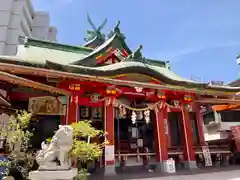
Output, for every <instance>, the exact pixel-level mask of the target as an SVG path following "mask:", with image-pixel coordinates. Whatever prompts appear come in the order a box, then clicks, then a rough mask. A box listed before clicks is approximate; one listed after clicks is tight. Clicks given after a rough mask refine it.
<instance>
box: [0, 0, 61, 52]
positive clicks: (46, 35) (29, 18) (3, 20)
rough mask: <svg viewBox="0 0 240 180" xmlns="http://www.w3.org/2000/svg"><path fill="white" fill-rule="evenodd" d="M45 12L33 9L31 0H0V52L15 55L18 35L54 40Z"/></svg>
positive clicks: (53, 30) (54, 33)
mask: <svg viewBox="0 0 240 180" xmlns="http://www.w3.org/2000/svg"><path fill="white" fill-rule="evenodd" d="M56 35H57V29H56V28H55V27H53V26H50V17H49V14H48V13H47V12H42V11H41V12H40V11H35V10H34V8H33V6H32V3H31V0H0V54H1V55H15V54H16V53H17V47H18V45H19V43H20V42H19V36H27V37H32V38H36V39H41V40H49V41H56Z"/></svg>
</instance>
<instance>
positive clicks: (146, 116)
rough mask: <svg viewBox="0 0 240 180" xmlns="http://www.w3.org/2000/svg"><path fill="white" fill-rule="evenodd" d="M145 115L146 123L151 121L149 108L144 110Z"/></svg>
mask: <svg viewBox="0 0 240 180" xmlns="http://www.w3.org/2000/svg"><path fill="white" fill-rule="evenodd" d="M144 116H145V121H146V124H148V123H149V122H150V111H149V110H146V111H144Z"/></svg>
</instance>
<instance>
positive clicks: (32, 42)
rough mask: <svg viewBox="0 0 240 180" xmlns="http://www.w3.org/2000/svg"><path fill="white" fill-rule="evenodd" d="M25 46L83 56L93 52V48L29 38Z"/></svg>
mask: <svg viewBox="0 0 240 180" xmlns="http://www.w3.org/2000/svg"><path fill="white" fill-rule="evenodd" d="M24 45H25V46H26V47H27V46H37V47H42V48H49V49H55V50H59V51H66V52H73V53H81V54H88V53H90V52H92V51H93V49H92V48H89V47H82V46H71V45H66V44H59V43H56V42H51V41H43V40H37V39H31V38H27V39H26V42H25V43H24Z"/></svg>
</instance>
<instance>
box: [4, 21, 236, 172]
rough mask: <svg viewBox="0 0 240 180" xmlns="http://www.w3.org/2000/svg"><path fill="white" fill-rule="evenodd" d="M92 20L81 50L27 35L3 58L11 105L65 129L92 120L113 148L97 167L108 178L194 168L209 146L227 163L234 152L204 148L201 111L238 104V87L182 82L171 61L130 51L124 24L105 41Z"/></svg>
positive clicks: (8, 97)
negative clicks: (167, 166)
mask: <svg viewBox="0 0 240 180" xmlns="http://www.w3.org/2000/svg"><path fill="white" fill-rule="evenodd" d="M88 20H89V22H90V24H91V26H92V27H93V30H92V31H87V36H86V37H85V41H86V43H85V44H84V45H82V46H71V45H65V44H59V43H54V42H49V41H40V40H36V39H31V38H27V37H22V38H21V39H20V40H21V41H22V45H20V46H19V48H18V53H17V55H16V56H14V57H10V56H1V57H0V73H1V76H0V80H1V84H2V86H1V87H2V90H3V91H5V92H6V96H5V97H3V99H5V100H4V102H5V101H7V102H9V103H10V104H11V105H8V106H11V108H15V109H19V108H20V109H24V108H25V109H28V110H29V111H30V112H32V113H33V114H36V115H41V116H54V117H55V116H58V117H59V120H60V123H61V124H71V123H74V122H78V121H82V120H90V121H91V122H92V125H93V126H94V127H96V128H98V129H103V130H104V131H106V132H107V137H106V139H107V140H108V142H109V144H108V145H106V147H105V150H104V154H103V158H100V159H99V162H98V163H99V164H98V166H99V167H102V168H104V169H105V173H106V174H114V173H115V168H116V167H117V168H118V167H124V166H147V165H149V164H156V165H157V166H156V167H157V168H158V167H160V168H159V169H160V170H164V169H163V168H162V167H163V164H164V163H165V161H166V160H168V159H169V158H173V159H175V161H176V162H177V163H179V164H182V165H183V166H184V167H185V168H189V169H191V168H196V167H197V163H196V161H198V160H199V159H201V157H202V158H203V149H204V148H205V149H206V148H208V150H209V153H210V155H212V154H213V155H214V154H217V153H220V154H221V156H222V158H223V160H224V158H225V157H227V156H228V155H229V154H230V153H231V152H230V149H229V148H228V147H217V148H211V147H210V146H208V145H207V144H206V143H205V139H204V132H203V120H202V115H201V106H202V105H205V104H239V103H240V101H239V100H238V99H236V98H235V95H236V93H237V92H239V91H240V87H230V86H224V85H221V86H220V85H212V84H209V83H203V82H196V81H193V80H188V79H184V78H182V77H180V76H178V75H176V74H175V73H174V72H172V71H171V68H170V62H169V61H161V60H155V59H151V58H148V57H145V56H144V55H143V54H142V53H141V49H142V48H143V46H141V45H140V46H139V47H138V48H137V49H136V50H135V51H134V50H131V49H130V48H129V47H128V45H127V44H126V37H125V34H123V33H122V31H121V30H120V22H118V23H117V24H116V26H115V27H114V28H113V30H112V31H111V32H110V33H109V34H108V36H105V35H104V34H103V33H102V32H101V29H102V28H103V27H104V25H105V23H106V21H105V22H104V23H103V24H102V25H101V26H100V27H99V28H96V27H95V26H94V24H93V23H92V21H91V19H90V17H88ZM3 106H6V105H2V107H3ZM50 118H51V117H50ZM52 121H54V118H53V117H52ZM205 161H206V160H205Z"/></svg>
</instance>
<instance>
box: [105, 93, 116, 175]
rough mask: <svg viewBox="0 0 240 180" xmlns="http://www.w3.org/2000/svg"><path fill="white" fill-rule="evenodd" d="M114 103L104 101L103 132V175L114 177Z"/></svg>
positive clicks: (111, 99) (112, 100)
mask: <svg viewBox="0 0 240 180" xmlns="http://www.w3.org/2000/svg"><path fill="white" fill-rule="evenodd" d="M114 101H115V98H113V97H110V98H108V99H106V101H105V107H104V109H105V132H106V133H107V135H106V141H108V144H107V145H106V146H105V149H104V152H105V156H104V161H105V163H104V164H105V170H104V174H105V175H114V174H116V172H115V146H114V106H113V105H114Z"/></svg>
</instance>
